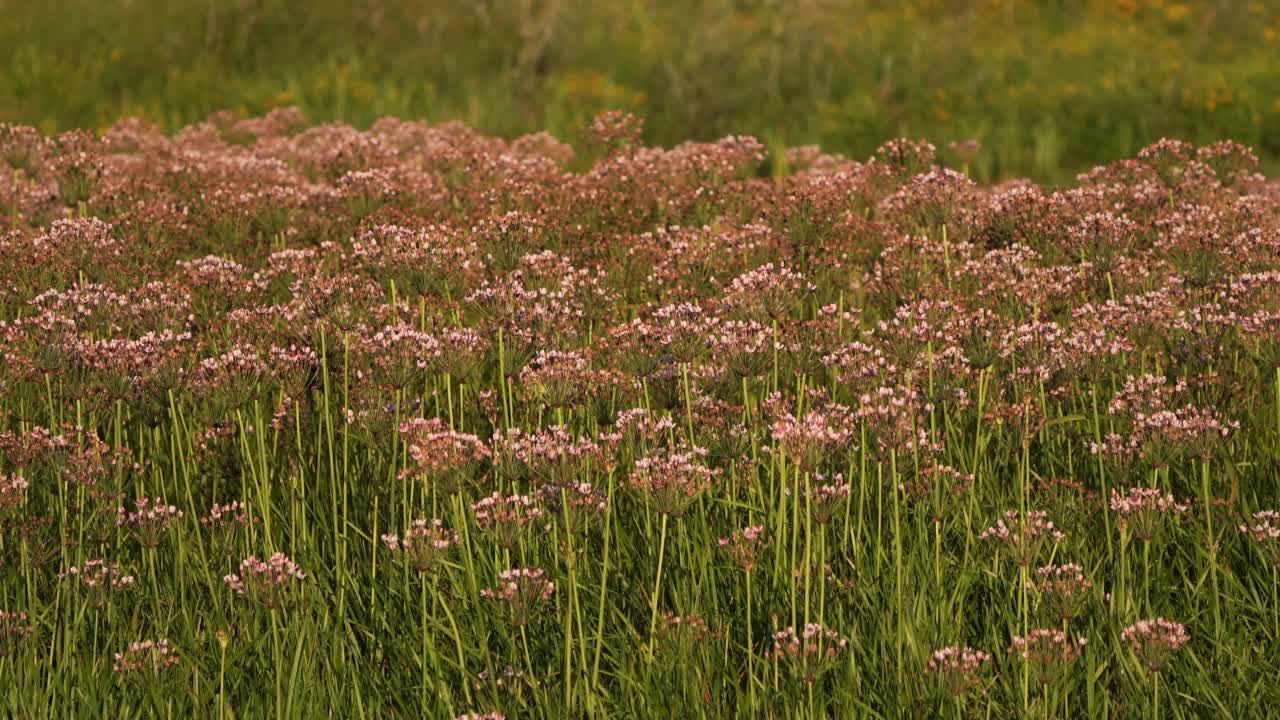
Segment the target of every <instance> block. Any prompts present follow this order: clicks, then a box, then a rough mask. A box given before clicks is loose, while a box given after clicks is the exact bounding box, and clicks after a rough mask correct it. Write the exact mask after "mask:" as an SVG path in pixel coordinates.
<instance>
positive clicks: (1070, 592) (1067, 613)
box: [1028, 563, 1093, 620]
mask: <svg viewBox="0 0 1280 720" xmlns="http://www.w3.org/2000/svg"><path fill="white" fill-rule="evenodd" d="M1028 584H1029V585H1031V587H1032V589H1034V590H1035V591H1036V592H1037V593H1038V594H1039V595H1040V600H1041V602H1042V603H1044V606H1045V608H1047V609H1048V612H1049V614H1050V615H1051V616H1052V617H1053V618H1054V619H1057V620H1070V619H1072V618H1074V617H1076V616H1077V615H1079V614H1080V612H1081V610H1083V609H1084V606H1085V604H1086V603H1088V601H1089V591H1090V590H1092V589H1093V581H1092V580H1090V579H1089V578H1087V577H1085V574H1084V568H1082V567H1080V566H1079V565H1076V564H1075V563H1067V564H1065V565H1045V566H1044V567H1042V568H1039V569H1038V570H1036V577H1035V580H1033V581H1028Z"/></svg>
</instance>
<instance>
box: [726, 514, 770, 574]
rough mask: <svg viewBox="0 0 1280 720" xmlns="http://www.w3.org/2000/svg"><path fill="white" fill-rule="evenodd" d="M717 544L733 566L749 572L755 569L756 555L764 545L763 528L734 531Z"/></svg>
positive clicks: (752, 527)
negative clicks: (730, 559)
mask: <svg viewBox="0 0 1280 720" xmlns="http://www.w3.org/2000/svg"><path fill="white" fill-rule="evenodd" d="M717 544H718V545H719V546H720V547H721V548H722V549H724V551H725V552H727V553H728V554H729V557H730V558H732V559H733V562H734V564H735V565H737V566H738V567H740V568H742V569H743V571H745V572H751V571H752V570H754V569H755V567H756V555H757V553H759V551H760V548H761V546H762V545H764V526H763V525H752V526H750V527H745V528H742V529H741V530H735V531H733V533H732V534H731V535H729V536H727V537H722V538H720V539H719V541H718V543H717Z"/></svg>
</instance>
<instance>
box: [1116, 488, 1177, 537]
mask: <svg viewBox="0 0 1280 720" xmlns="http://www.w3.org/2000/svg"><path fill="white" fill-rule="evenodd" d="M1186 511H1187V506H1186V505H1184V504H1182V503H1179V502H1177V501H1175V500H1174V499H1173V496H1172V495H1167V494H1165V493H1162V492H1160V491H1159V490H1157V489H1156V488H1144V487H1135V488H1129V492H1128V494H1126V495H1121V494H1119V493H1117V492H1116V491H1115V490H1112V491H1111V512H1114V513H1116V514H1117V515H1119V516H1120V518H1119V522H1120V527H1121V528H1126V529H1128V530H1129V531H1131V532H1132V533H1133V534H1134V535H1135V536H1137V537H1138V538H1139V539H1140V540H1142V541H1143V542H1151V540H1152V539H1154V538H1155V536H1156V534H1157V533H1159V532H1160V528H1162V527H1163V526H1164V523H1165V520H1166V518H1167V519H1172V520H1176V519H1177V517H1178V516H1179V515H1181V514H1182V513H1184V512H1186Z"/></svg>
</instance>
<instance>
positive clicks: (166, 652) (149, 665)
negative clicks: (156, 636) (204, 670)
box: [113, 640, 182, 673]
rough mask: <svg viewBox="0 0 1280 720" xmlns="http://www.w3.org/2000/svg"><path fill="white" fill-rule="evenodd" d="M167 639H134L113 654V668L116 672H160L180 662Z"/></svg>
mask: <svg viewBox="0 0 1280 720" xmlns="http://www.w3.org/2000/svg"><path fill="white" fill-rule="evenodd" d="M181 660H182V658H181V657H179V656H178V653H177V651H175V650H174V649H173V648H172V647H170V645H169V641H168V640H136V641H134V642H131V643H129V647H127V648H125V650H124V652H118V653H116V654H115V664H114V665H113V667H114V669H115V671H116V672H118V673H135V672H146V671H150V672H155V673H158V672H161V671H163V670H167V669H169V668H171V667H173V666H174V665H177V664H178V663H179V662H181Z"/></svg>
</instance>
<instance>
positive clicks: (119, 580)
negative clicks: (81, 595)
mask: <svg viewBox="0 0 1280 720" xmlns="http://www.w3.org/2000/svg"><path fill="white" fill-rule="evenodd" d="M61 578H62V579H63V580H68V581H70V582H74V583H76V584H78V585H79V586H80V587H81V588H83V589H84V590H85V591H86V592H87V593H88V595H89V601H90V603H92V604H93V606H94V607H103V606H104V605H106V604H107V599H108V598H109V597H110V596H111V595H113V594H114V593H118V592H122V591H124V590H127V589H129V588H132V587H133V586H134V580H135V578H134V577H133V576H132V575H130V574H128V573H126V572H125V571H124V570H123V569H122V568H121V567H120V564H119V563H114V562H110V561H107V560H86V561H84V563H83V564H82V565H80V566H78V567H77V566H72V567H70V568H67V571H66V572H64V573H62V575H61Z"/></svg>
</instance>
